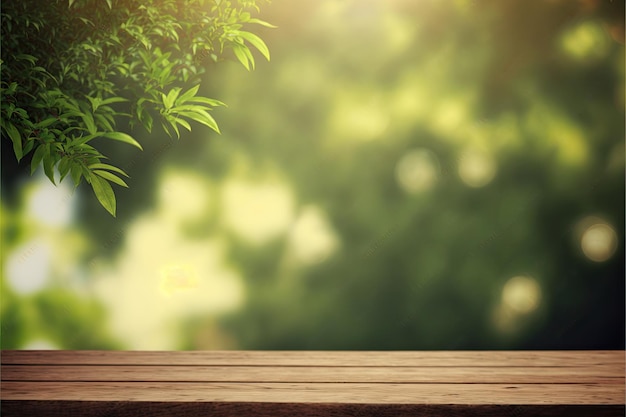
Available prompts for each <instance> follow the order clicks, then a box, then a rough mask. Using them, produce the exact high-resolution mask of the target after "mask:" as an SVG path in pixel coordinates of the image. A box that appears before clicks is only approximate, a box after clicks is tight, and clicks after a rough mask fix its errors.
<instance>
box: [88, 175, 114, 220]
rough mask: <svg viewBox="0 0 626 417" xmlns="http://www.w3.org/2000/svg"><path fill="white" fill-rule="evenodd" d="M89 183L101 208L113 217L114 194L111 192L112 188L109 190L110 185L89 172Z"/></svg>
mask: <svg viewBox="0 0 626 417" xmlns="http://www.w3.org/2000/svg"><path fill="white" fill-rule="evenodd" d="M89 182H90V183H91V188H93V192H94V194H96V198H97V199H98V201H99V202H100V204H102V207H104V208H105V209H106V211H108V212H109V213H111V215H112V216H113V217H115V205H116V204H115V193H114V192H113V188H111V184H109V183H108V182H107V181H106V180H105V179H103V178H100V177H99V176H97V175H95V174H93V173H91V172H90V173H89Z"/></svg>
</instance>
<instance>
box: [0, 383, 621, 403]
mask: <svg viewBox="0 0 626 417" xmlns="http://www.w3.org/2000/svg"><path fill="white" fill-rule="evenodd" d="M1 390H2V399H3V400H40V401H42V400H43V401H55V400H65V401H140V402H141V401H148V402H150V401H157V402H171V401H174V402H187V401H200V402H275V403H335V404H345V403H359V404H464V405H476V404H503V405H504V404H537V405H540V404H553V405H577V404H580V405H582V404H598V405H601V404H614V405H620V404H621V405H623V404H624V394H625V391H624V386H623V385H621V384H365V383H351V384H343V383H227V382H222V383H197V382H2V384H1Z"/></svg>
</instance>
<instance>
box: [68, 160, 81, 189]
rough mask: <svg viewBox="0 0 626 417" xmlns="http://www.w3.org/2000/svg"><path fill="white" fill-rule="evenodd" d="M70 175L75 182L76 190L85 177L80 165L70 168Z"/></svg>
mask: <svg viewBox="0 0 626 417" xmlns="http://www.w3.org/2000/svg"><path fill="white" fill-rule="evenodd" d="M70 175H71V176H72V181H74V188H76V187H78V184H80V177H81V176H82V175H83V172H82V168H81V166H80V165H79V164H73V165H72V167H71V168H70Z"/></svg>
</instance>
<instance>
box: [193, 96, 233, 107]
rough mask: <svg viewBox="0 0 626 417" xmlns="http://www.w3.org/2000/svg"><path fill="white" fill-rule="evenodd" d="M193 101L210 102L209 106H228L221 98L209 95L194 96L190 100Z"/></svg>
mask: <svg viewBox="0 0 626 417" xmlns="http://www.w3.org/2000/svg"><path fill="white" fill-rule="evenodd" d="M189 101H190V102H191V103H202V104H208V105H209V106H213V107H217V106H224V107H227V106H226V103H223V102H221V101H219V100H214V99H212V98H208V97H194V98H192V99H191V100H189Z"/></svg>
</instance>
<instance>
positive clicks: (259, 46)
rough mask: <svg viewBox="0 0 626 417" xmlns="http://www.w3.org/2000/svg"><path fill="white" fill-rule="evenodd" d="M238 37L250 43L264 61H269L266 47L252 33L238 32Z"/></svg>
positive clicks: (268, 52) (268, 51)
mask: <svg viewBox="0 0 626 417" xmlns="http://www.w3.org/2000/svg"><path fill="white" fill-rule="evenodd" d="M238 35H239V36H241V37H242V38H244V39H245V40H247V41H248V42H250V43H251V44H252V45H253V46H254V47H255V48H256V49H258V50H259V52H261V54H263V56H264V57H265V59H267V60H268V61H269V60H270V50H269V49H268V48H267V45H266V44H265V42H263V40H262V39H261V38H259V37H258V36H257V35H255V34H254V33H250V32H244V31H239V32H238Z"/></svg>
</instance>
